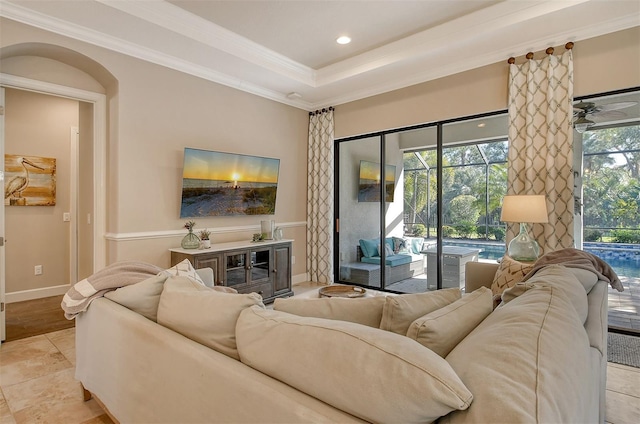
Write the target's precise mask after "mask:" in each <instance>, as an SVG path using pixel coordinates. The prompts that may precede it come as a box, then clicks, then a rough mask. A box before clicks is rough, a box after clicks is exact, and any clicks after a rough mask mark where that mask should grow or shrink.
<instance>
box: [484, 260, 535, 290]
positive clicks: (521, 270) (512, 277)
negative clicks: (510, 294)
mask: <svg viewBox="0 0 640 424" xmlns="http://www.w3.org/2000/svg"><path fill="white" fill-rule="evenodd" d="M532 269H533V263H524V262H518V261H516V260H515V259H512V258H511V257H510V256H509V255H504V257H503V258H502V261H501V262H500V266H499V267H498V270H497V271H496V275H495V277H494V278H493V283H492V284H491V291H492V292H493V294H494V295H499V294H502V292H503V291H505V290H506V289H508V288H511V287H513V286H515V285H516V283H519V282H520V281H522V279H523V278H524V276H525V275H527V274H528V273H529V271H531V270H532Z"/></svg>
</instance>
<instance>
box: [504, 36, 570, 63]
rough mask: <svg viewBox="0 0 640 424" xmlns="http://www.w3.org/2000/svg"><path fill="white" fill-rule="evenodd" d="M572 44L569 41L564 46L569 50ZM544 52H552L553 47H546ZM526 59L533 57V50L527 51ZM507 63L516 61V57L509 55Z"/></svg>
mask: <svg viewBox="0 0 640 424" xmlns="http://www.w3.org/2000/svg"><path fill="white" fill-rule="evenodd" d="M573 46H574V44H573V41H569V42H568V43H567V44H565V45H564V48H565V49H567V50H571V49H572V48H573ZM544 52H545V53H546V54H553V47H547V50H545V51H544ZM525 57H526V58H527V59H528V60H531V59H533V52H529V53H527V55H526V56H525ZM507 63H508V64H509V65H513V64H514V63H516V58H515V57H510V58H509V60H507Z"/></svg>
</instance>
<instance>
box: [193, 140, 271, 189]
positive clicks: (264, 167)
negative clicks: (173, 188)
mask: <svg viewBox="0 0 640 424" xmlns="http://www.w3.org/2000/svg"><path fill="white" fill-rule="evenodd" d="M279 167H280V159H273V158H263V157H257V156H248V155H239V154H234V153H224V152H213V151H209V150H198V149H191V148H185V149H184V169H183V177H184V178H193V179H200V180H219V181H235V182H243V181H245V182H261V183H277V182H278V170H279Z"/></svg>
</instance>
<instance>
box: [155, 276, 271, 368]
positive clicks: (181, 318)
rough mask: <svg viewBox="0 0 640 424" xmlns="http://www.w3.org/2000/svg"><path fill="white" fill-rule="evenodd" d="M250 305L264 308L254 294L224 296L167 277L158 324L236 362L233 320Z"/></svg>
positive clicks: (208, 289) (225, 294)
mask: <svg viewBox="0 0 640 424" xmlns="http://www.w3.org/2000/svg"><path fill="white" fill-rule="evenodd" d="M254 305H258V306H259V307H261V308H264V304H263V303H262V297H260V295H258V294H256V293H250V294H236V293H224V292H219V291H216V290H213V289H210V288H209V287H206V286H203V285H201V284H199V283H196V282H194V281H193V280H191V279H190V278H187V277H183V276H180V277H170V278H168V279H167V281H166V282H165V284H164V290H163V291H162V294H161V295H160V304H159V305H158V324H160V325H163V326H165V327H167V328H170V329H172V330H173V331H175V332H177V333H180V334H182V335H183V336H185V337H188V338H190V339H191V340H194V341H196V342H198V343H200V344H203V345H205V346H208V347H210V348H211V349H213V350H216V351H218V352H220V353H224V354H225V355H227V356H230V357H231V358H234V359H239V357H238V351H237V348H236V337H235V333H236V331H235V329H236V321H237V319H238V316H239V315H240V312H241V311H242V310H243V309H246V308H248V307H250V306H254Z"/></svg>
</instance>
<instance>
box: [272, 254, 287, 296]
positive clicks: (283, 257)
mask: <svg viewBox="0 0 640 424" xmlns="http://www.w3.org/2000/svg"><path fill="white" fill-rule="evenodd" d="M273 250H274V258H275V259H274V262H275V266H274V268H273V275H274V277H273V278H274V281H273V291H274V295H275V296H278V295H279V294H283V293H287V292H290V291H291V248H290V245H281V246H275V247H274V248H273Z"/></svg>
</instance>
